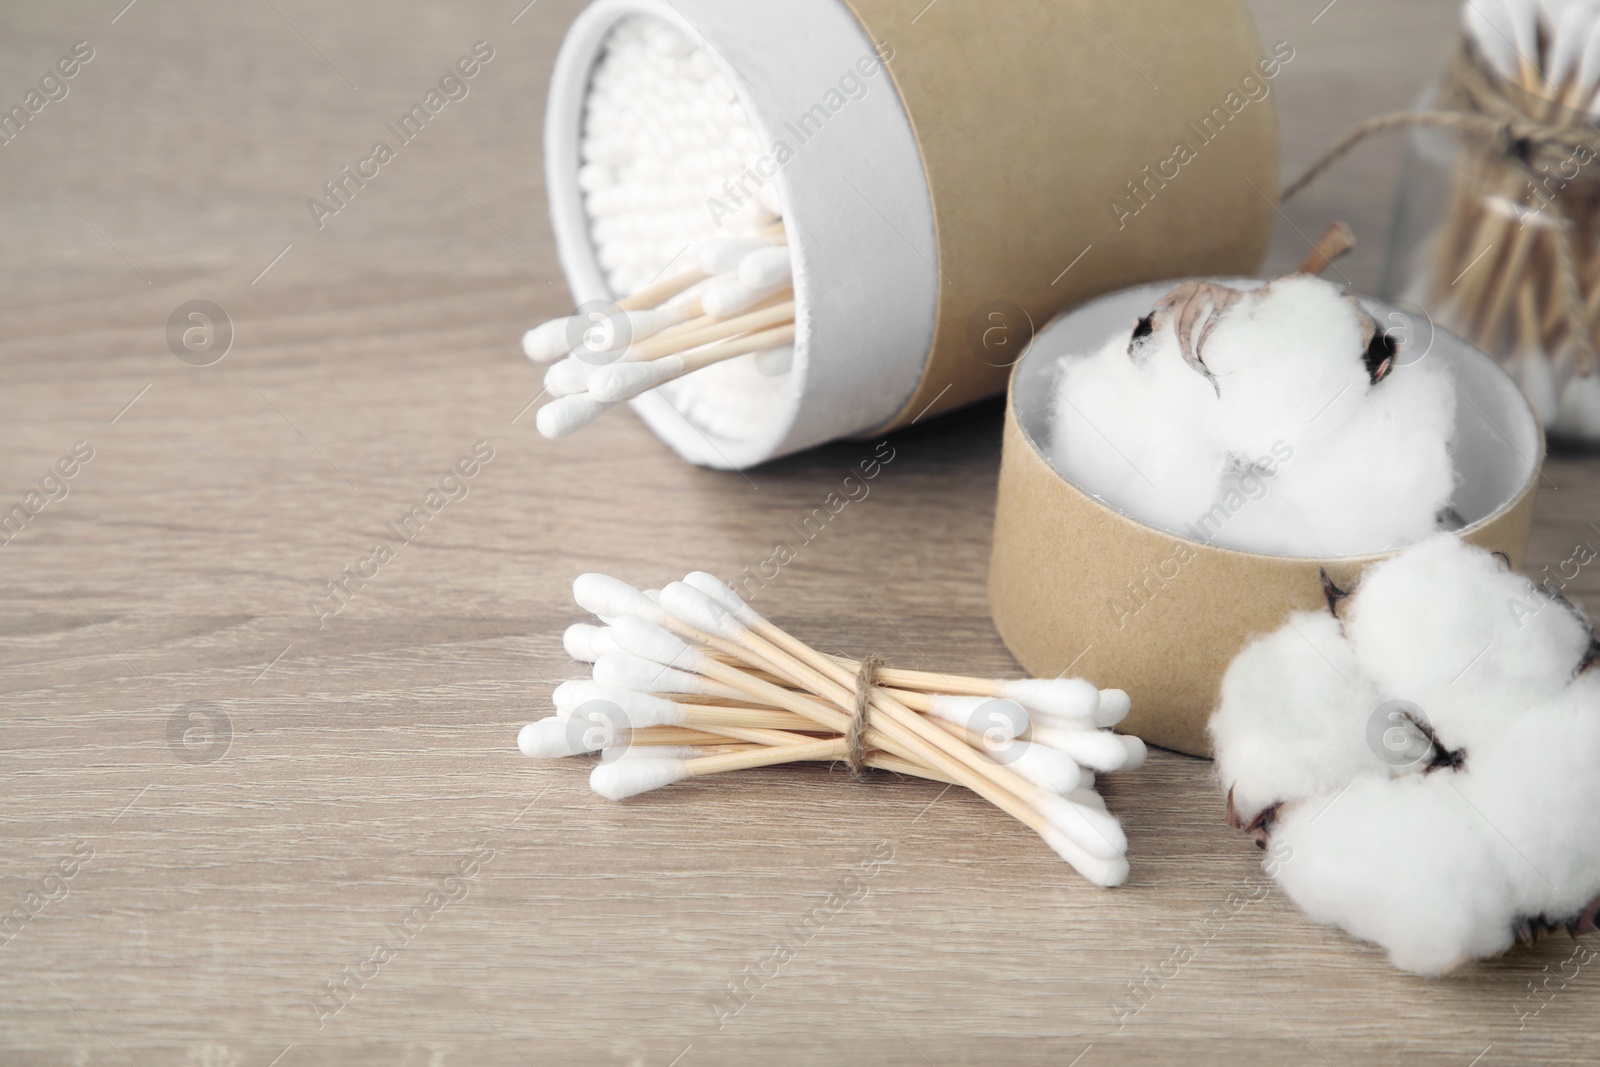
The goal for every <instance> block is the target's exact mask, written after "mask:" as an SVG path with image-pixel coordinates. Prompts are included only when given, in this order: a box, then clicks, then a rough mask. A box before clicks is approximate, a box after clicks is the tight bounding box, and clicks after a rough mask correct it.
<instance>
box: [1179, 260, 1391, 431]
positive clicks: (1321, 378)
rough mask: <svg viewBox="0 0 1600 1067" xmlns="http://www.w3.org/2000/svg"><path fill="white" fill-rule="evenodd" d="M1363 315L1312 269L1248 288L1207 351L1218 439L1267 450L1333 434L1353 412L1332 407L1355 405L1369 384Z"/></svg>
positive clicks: (1208, 341) (1207, 347)
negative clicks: (1215, 398) (1214, 384)
mask: <svg viewBox="0 0 1600 1067" xmlns="http://www.w3.org/2000/svg"><path fill="white" fill-rule="evenodd" d="M1360 320H1361V312H1360V311H1359V309H1358V308H1357V307H1356V305H1355V304H1354V303H1352V302H1351V301H1350V300H1349V299H1348V298H1347V297H1346V296H1345V295H1344V294H1343V293H1342V292H1341V291H1340V290H1339V289H1338V287H1337V286H1334V285H1331V284H1329V283H1328V282H1325V281H1323V280H1322V279H1320V278H1314V277H1311V276H1309V275H1303V274H1301V275H1290V276H1289V277H1287V278H1279V279H1278V280H1276V281H1274V282H1272V283H1270V284H1269V285H1265V286H1262V287H1261V288H1260V289H1256V290H1252V291H1248V292H1246V293H1245V294H1244V295H1243V297H1242V298H1241V300H1240V302H1239V303H1238V304H1236V305H1235V306H1234V307H1233V308H1231V309H1230V310H1229V311H1228V312H1227V313H1226V314H1225V315H1223V316H1222V318H1221V320H1220V321H1219V322H1218V324H1217V325H1216V327H1215V329H1214V331H1213V332H1212V333H1211V335H1210V338H1209V339H1208V340H1207V342H1206V345H1205V350H1204V358H1205V362H1206V365H1207V366H1208V367H1209V368H1210V370H1211V373H1212V374H1213V375H1215V376H1216V380H1217V388H1216V392H1217V393H1218V394H1219V395H1218V404H1217V409H1216V415H1215V419H1214V422H1213V424H1212V425H1213V427H1214V431H1215V434H1216V438H1217V441H1218V443H1219V444H1220V445H1221V446H1222V447H1223V448H1225V449H1227V450H1228V451H1232V452H1238V453H1242V454H1245V455H1248V456H1256V455H1262V454H1265V453H1268V452H1270V451H1271V449H1272V446H1273V445H1274V444H1275V443H1276V442H1279V441H1285V440H1289V441H1293V440H1296V439H1304V438H1307V437H1309V436H1311V435H1313V434H1316V433H1323V432H1326V431H1327V429H1328V427H1331V426H1336V425H1338V424H1339V422H1340V421H1341V416H1343V417H1348V416H1347V415H1344V413H1343V412H1340V411H1332V412H1330V411H1329V410H1328V409H1329V408H1330V406H1331V405H1344V406H1347V407H1348V406H1354V405H1355V404H1357V403H1358V402H1359V399H1360V397H1361V396H1362V395H1364V394H1365V392H1366V387H1367V386H1368V384H1369V382H1368V376H1367V372H1366V368H1365V367H1364V366H1363V365H1362V362H1361V359H1360V354H1361V352H1362V350H1363V349H1364V348H1365V347H1366V346H1365V344H1364V343H1363V340H1362V336H1361V333H1362V331H1361V321H1360ZM1324 419H1326V420H1327V421H1326V422H1324V421H1323V420H1324Z"/></svg>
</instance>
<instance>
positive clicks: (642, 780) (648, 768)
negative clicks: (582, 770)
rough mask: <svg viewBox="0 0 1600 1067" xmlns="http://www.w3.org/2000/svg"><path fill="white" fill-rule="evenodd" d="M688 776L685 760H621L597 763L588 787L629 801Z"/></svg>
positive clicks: (607, 796)
mask: <svg viewBox="0 0 1600 1067" xmlns="http://www.w3.org/2000/svg"><path fill="white" fill-rule="evenodd" d="M688 776H689V773H688V771H686V770H684V766H683V761H682V760H675V759H659V758H657V759H649V758H645V757H640V758H637V759H620V760H612V761H610V762H608V763H599V764H596V765H595V768H594V770H592V771H590V772H589V788H590V789H593V790H594V791H595V792H596V793H599V794H600V795H601V796H603V797H605V798H606V799H607V800H626V799H627V798H628V797H636V796H638V795H639V794H640V793H648V792H650V790H652V789H660V788H661V787H662V786H664V785H671V784H672V783H673V782H681V781H682V780H683V779H685V778H687V777H688Z"/></svg>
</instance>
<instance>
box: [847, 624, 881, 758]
mask: <svg viewBox="0 0 1600 1067" xmlns="http://www.w3.org/2000/svg"><path fill="white" fill-rule="evenodd" d="M882 666H883V657H882V656H880V655H878V654H877V653H873V654H872V655H870V656H868V657H867V658H866V659H864V660H862V661H861V666H860V668H858V669H857V670H856V702H855V707H854V708H853V709H851V712H850V729H849V730H848V731H847V732H846V733H845V735H844V742H845V757H844V758H845V762H846V763H848V764H850V769H851V770H852V771H854V772H855V774H856V777H858V778H859V777H861V774H862V772H863V771H865V770H866V767H867V730H868V729H869V728H870V727H871V725H872V686H873V680H874V678H875V677H876V676H877V673H878V668H880V667H882Z"/></svg>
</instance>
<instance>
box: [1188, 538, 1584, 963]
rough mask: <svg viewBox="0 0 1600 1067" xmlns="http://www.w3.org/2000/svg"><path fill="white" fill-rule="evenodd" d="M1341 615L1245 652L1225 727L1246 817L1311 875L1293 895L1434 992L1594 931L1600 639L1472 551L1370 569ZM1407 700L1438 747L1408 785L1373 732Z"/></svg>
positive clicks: (1298, 620) (1223, 767)
mask: <svg viewBox="0 0 1600 1067" xmlns="http://www.w3.org/2000/svg"><path fill="white" fill-rule="evenodd" d="M1334 606H1335V607H1336V609H1337V617H1336V615H1335V613H1334V612H1328V613H1321V612H1316V613H1309V614H1302V615H1297V616H1294V617H1292V618H1291V619H1290V620H1289V624H1288V625H1286V626H1284V627H1283V628H1282V629H1280V630H1279V631H1277V632H1276V633H1274V634H1272V635H1270V636H1269V637H1267V638H1263V639H1260V640H1258V641H1256V642H1254V643H1253V644H1252V645H1250V646H1249V647H1248V648H1246V649H1245V651H1244V652H1242V653H1241V654H1240V655H1239V656H1238V657H1237V658H1236V659H1235V661H1234V662H1233V664H1232V665H1231V666H1230V667H1229V669H1228V672H1227V674H1226V676H1225V678H1224V682H1223V694H1222V701H1221V704H1220V706H1219V708H1218V710H1217V712H1216V713H1215V715H1214V716H1213V719H1212V724H1211V736H1212V740H1213V744H1214V749H1215V752H1216V758H1217V769H1218V775H1219V777H1220V779H1221V781H1222V784H1223V787H1224V789H1226V790H1228V791H1229V800H1230V816H1232V817H1233V818H1234V820H1235V821H1236V822H1237V823H1241V824H1244V825H1245V826H1246V828H1248V829H1252V830H1254V831H1256V832H1257V833H1258V835H1260V836H1259V837H1258V840H1263V843H1264V842H1265V841H1266V840H1270V843H1271V844H1272V846H1273V849H1274V853H1275V855H1282V854H1288V855H1290V856H1292V859H1291V860H1289V861H1288V862H1284V863H1282V864H1281V866H1280V867H1279V869H1277V870H1275V871H1274V872H1273V874H1274V877H1275V878H1277V880H1278V882H1279V884H1280V885H1281V886H1282V887H1283V889H1284V890H1285V892H1287V893H1288V894H1289V896H1290V897H1291V899H1293V900H1294V901H1295V903H1296V904H1298V905H1299V906H1300V907H1301V908H1302V909H1304V910H1305V911H1306V912H1307V914H1309V915H1311V916H1312V917H1313V918H1315V919H1318V920H1320V921H1324V922H1331V923H1336V924H1338V925H1339V926H1341V927H1343V928H1344V929H1345V930H1347V931H1349V932H1350V933H1351V934H1353V935H1355V936H1357V937H1360V938H1363V939H1366V940H1369V941H1374V942H1376V943H1378V944H1380V945H1382V946H1383V947H1384V948H1385V949H1387V950H1388V952H1389V954H1390V958H1391V960H1392V961H1393V962H1394V963H1395V965H1396V966H1398V967H1402V968H1404V969H1406V970H1409V971H1413V972H1416V973H1418V974H1429V975H1431V974H1439V973H1442V972H1443V971H1445V970H1448V969H1450V968H1451V967H1453V966H1455V965H1456V964H1458V963H1459V962H1461V961H1462V960H1463V959H1466V958H1470V957H1475V956H1486V955H1492V954H1494V953H1497V952H1500V951H1502V950H1503V949H1505V948H1506V947H1507V946H1509V944H1510V943H1511V940H1512V939H1513V937H1516V936H1523V937H1530V936H1532V935H1533V934H1534V933H1536V932H1539V931H1542V930H1546V929H1553V928H1559V927H1566V928H1568V929H1574V928H1578V927H1579V925H1580V924H1587V923H1590V922H1592V919H1593V914H1594V906H1595V904H1596V903H1597V902H1600V823H1596V821H1595V820H1594V817H1593V814H1594V812H1595V810H1596V809H1597V808H1600V670H1594V669H1587V668H1585V666H1584V665H1585V664H1587V663H1588V662H1589V658H1590V656H1591V654H1592V653H1593V650H1594V645H1593V643H1592V642H1593V638H1592V637H1591V635H1590V631H1589V628H1588V625H1587V623H1586V621H1585V620H1584V619H1583V618H1582V617H1581V616H1580V615H1579V614H1578V613H1577V612H1576V611H1575V610H1574V609H1573V608H1572V607H1571V606H1570V605H1568V604H1566V603H1565V602H1563V601H1560V600H1557V599H1554V598H1552V597H1540V596H1538V595H1536V590H1535V587H1534V586H1533V584H1532V583H1531V582H1530V581H1528V580H1527V579H1526V578H1524V577H1521V576H1520V575H1517V574H1514V573H1512V572H1511V571H1510V570H1509V569H1507V568H1506V567H1505V566H1503V565H1502V563H1501V562H1500V561H1499V560H1498V559H1497V558H1496V557H1495V556H1493V555H1492V554H1491V553H1489V552H1487V551H1485V550H1483V549H1480V548H1476V547H1472V546H1469V545H1467V544H1465V543H1464V542H1462V541H1461V540H1460V538H1458V537H1456V536H1454V535H1451V534H1441V535H1438V536H1436V537H1433V538H1429V539H1427V540H1424V541H1422V542H1420V543H1418V544H1416V545H1413V546H1411V547H1410V548H1408V549H1406V550H1405V551H1403V552H1402V553H1400V554H1399V555H1398V556H1396V557H1394V558H1392V559H1389V560H1385V561H1383V562H1380V563H1377V564H1374V565H1372V566H1370V567H1368V568H1367V570H1366V572H1365V573H1364V575H1363V576H1362V577H1361V580H1360V582H1359V583H1358V584H1357V585H1356V587H1355V589H1354V591H1353V592H1352V593H1351V594H1350V595H1349V596H1348V598H1343V599H1339V600H1337V601H1336V602H1335V605H1334ZM1340 619H1342V620H1343V622H1342V626H1341V623H1340ZM1341 632H1342V634H1343V636H1341ZM1314 656H1316V657H1318V658H1320V659H1321V660H1322V663H1323V666H1324V667H1325V668H1336V670H1334V671H1331V672H1330V671H1329V670H1323V671H1321V672H1320V673H1319V672H1318V670H1317V667H1318V663H1317V659H1314V658H1313V657H1314ZM1335 673H1336V674H1338V676H1339V681H1337V682H1336V681H1333V680H1332V677H1331V676H1332V674H1335ZM1379 698H1382V700H1383V701H1384V703H1382V704H1376V703H1375V702H1376V701H1377V700H1378V699H1379ZM1399 701H1410V702H1413V706H1411V707H1406V708H1405V709H1404V713H1405V714H1406V716H1407V717H1409V718H1410V719H1411V721H1412V722H1413V723H1416V724H1418V732H1419V733H1421V734H1423V735H1424V736H1425V737H1426V738H1427V743H1426V745H1425V748H1426V750H1425V751H1419V753H1418V754H1417V757H1416V758H1415V759H1413V760H1412V761H1411V762H1410V763H1408V764H1406V765H1403V766H1393V767H1391V766H1389V764H1388V761H1387V760H1385V759H1384V758H1382V757H1383V754H1384V752H1385V751H1386V750H1385V748H1384V739H1380V738H1374V737H1372V736H1371V733H1370V731H1371V728H1372V727H1373V726H1374V725H1375V726H1377V727H1378V728H1380V729H1383V728H1385V727H1386V725H1387V723H1386V721H1385V720H1384V719H1378V718H1375V717H1374V716H1375V714H1376V713H1379V712H1382V711H1384V709H1386V708H1390V707H1391V706H1392V705H1393V704H1394V703H1398V702H1399ZM1341 719H1342V721H1343V723H1344V727H1343V728H1342V729H1341V728H1338V727H1335V726H1331V725H1330V724H1333V723H1337V722H1339V721H1340V720H1341ZM1352 736H1353V737H1355V738H1357V739H1359V740H1360V741H1361V742H1363V743H1364V744H1365V745H1366V746H1368V747H1369V752H1370V756H1364V755H1363V754H1362V752H1361V748H1360V746H1358V745H1357V744H1356V743H1355V742H1353V741H1352ZM1273 805H1277V806H1276V807H1273ZM1258 809H1265V810H1267V811H1268V812H1269V818H1267V819H1264V820H1256V819H1254V818H1253V814H1252V813H1253V812H1256V811H1257V810H1258Z"/></svg>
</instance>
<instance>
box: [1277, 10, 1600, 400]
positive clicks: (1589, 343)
mask: <svg viewBox="0 0 1600 1067" xmlns="http://www.w3.org/2000/svg"><path fill="white" fill-rule="evenodd" d="M1440 102H1441V105H1442V106H1441V107H1440V108H1438V109H1437V110H1430V111H1399V112H1393V113H1391V114H1387V115H1378V116H1376V117H1374V118H1371V119H1368V120H1367V121H1366V122H1363V123H1362V124H1361V125H1360V126H1357V127H1356V128H1355V129H1354V130H1352V131H1351V132H1350V133H1349V134H1347V135H1346V136H1345V137H1344V138H1343V139H1341V140H1340V141H1338V142H1337V143H1336V144H1334V145H1333V146H1332V147H1331V148H1329V149H1328V150H1327V151H1326V152H1324V153H1323V154H1322V156H1320V157H1319V158H1318V159H1317V161H1316V162H1315V163H1313V164H1312V165H1311V166H1310V167H1309V168H1307V169H1306V171H1305V172H1304V173H1303V174H1301V176H1300V177H1299V178H1297V179H1295V180H1294V181H1293V182H1291V183H1290V184H1289V185H1288V186H1287V187H1285V188H1284V190H1283V194H1282V196H1281V202H1283V203H1287V202H1288V201H1289V200H1290V199H1291V198H1292V197H1294V196H1295V194H1297V193H1299V192H1300V191H1301V190H1302V189H1304V188H1305V187H1306V186H1308V185H1310V184H1311V183H1312V182H1313V181H1315V180H1316V179H1317V178H1319V177H1321V176H1322V174H1323V173H1324V172H1326V171H1327V170H1328V169H1329V168H1331V167H1332V166H1333V165H1334V164H1336V163H1337V162H1339V161H1340V160H1341V159H1343V158H1344V157H1345V156H1346V155H1348V154H1349V153H1350V151H1351V150H1352V149H1354V148H1355V147H1356V146H1357V145H1358V144H1360V143H1361V142H1362V141H1365V140H1366V139H1367V138H1368V137H1371V136H1373V135H1374V134H1378V133H1383V132H1385V131H1387V130H1393V129H1410V128H1416V127H1427V128H1431V129H1437V130H1442V131H1444V132H1447V133H1454V134H1457V135H1459V136H1460V137H1462V138H1463V139H1465V140H1470V141H1475V142H1479V143H1480V144H1481V146H1482V152H1483V156H1484V158H1485V159H1487V160H1491V161H1494V162H1497V163H1501V164H1503V165H1505V166H1506V167H1507V168H1510V169H1512V170H1514V171H1515V172H1516V173H1517V175H1518V186H1517V187H1516V188H1513V189H1510V190H1502V191H1501V192H1502V194H1503V195H1509V196H1511V197H1513V198H1514V199H1515V201H1516V203H1517V204H1518V205H1519V206H1520V200H1521V196H1522V194H1523V192H1524V188H1523V186H1522V184H1521V183H1522V181H1523V179H1526V180H1527V181H1528V182H1529V183H1530V184H1533V183H1537V182H1538V181H1539V179H1540V177H1541V175H1542V174H1545V175H1547V174H1548V173H1549V168H1550V167H1551V166H1557V167H1559V166H1563V165H1565V164H1567V163H1569V162H1576V163H1577V164H1578V166H1579V167H1580V168H1581V167H1583V166H1586V165H1588V164H1590V163H1594V162H1596V161H1600V129H1597V128H1596V127H1595V126H1594V125H1592V124H1591V123H1589V122H1588V121H1587V120H1586V118H1583V117H1582V116H1583V112H1582V110H1581V109H1572V108H1568V107H1564V106H1563V103H1562V102H1561V101H1559V100H1551V99H1548V98H1545V97H1543V96H1541V95H1540V94H1538V93H1535V92H1531V91H1529V90H1527V89H1526V88H1525V87H1523V86H1520V85H1513V84H1511V83H1509V82H1507V81H1506V80H1504V79H1503V78H1501V77H1499V76H1498V75H1497V74H1495V73H1494V72H1493V71H1492V70H1491V69H1490V68H1489V67H1488V65H1487V64H1486V63H1485V62H1484V61H1483V59H1482V57H1481V56H1480V55H1479V54H1478V53H1477V51H1476V49H1475V48H1474V47H1473V46H1472V45H1471V44H1470V43H1469V42H1467V41H1465V40H1463V41H1462V43H1461V47H1460V49H1459V50H1458V52H1457V54H1456V58H1455V61H1454V63H1453V64H1452V66H1451V68H1450V70H1449V72H1448V74H1447V76H1446V78H1445V79H1444V83H1443V86H1442V91H1441V101H1440ZM1563 113H1565V114H1566V115H1567V116H1571V117H1572V121H1562V119H1563ZM1536 168H1543V170H1542V171H1541V170H1540V169H1536ZM1575 177H1576V172H1574V174H1573V175H1572V176H1571V177H1567V176H1557V180H1558V181H1560V182H1561V188H1560V189H1558V190H1556V192H1555V193H1554V194H1552V195H1548V196H1540V195H1538V194H1537V193H1535V196H1536V203H1535V204H1534V205H1528V208H1529V210H1528V211H1526V212H1523V213H1521V217H1518V218H1515V219H1497V220H1493V221H1484V222H1480V224H1479V231H1480V232H1482V231H1483V230H1484V229H1489V230H1491V231H1495V232H1494V233H1493V236H1494V237H1495V238H1496V241H1495V242H1494V243H1498V242H1499V241H1500V240H1503V239H1504V236H1505V234H1504V231H1506V230H1508V229H1510V228H1511V227H1512V226H1516V227H1517V228H1518V229H1517V231H1516V232H1515V233H1514V234H1513V235H1512V236H1511V240H1512V242H1513V244H1512V249H1511V251H1510V253H1509V254H1508V258H1507V261H1506V263H1505V266H1504V268H1503V272H1502V273H1501V274H1497V275H1496V278H1497V279H1498V281H1499V284H1498V285H1497V286H1496V287H1495V288H1494V290H1493V292H1492V293H1490V294H1488V297H1487V300H1486V303H1485V304H1484V305H1483V312H1484V314H1483V316H1482V318H1481V319H1480V320H1479V325H1480V329H1479V330H1478V331H1477V332H1478V334H1479V337H1478V341H1479V343H1480V344H1481V345H1482V346H1484V347H1489V346H1491V345H1492V344H1493V343H1494V339H1495V335H1496V334H1497V333H1498V331H1499V327H1500V324H1501V322H1502V319H1503V316H1504V314H1505V312H1506V311H1507V310H1508V304H1509V301H1510V299H1511V297H1512V294H1513V290H1515V289H1516V288H1517V287H1518V286H1519V284H1520V276H1521V274H1522V272H1523V270H1524V269H1525V268H1526V267H1527V265H1528V254H1529V251H1530V247H1529V246H1530V241H1531V240H1532V238H1530V237H1529V236H1528V232H1527V216H1528V215H1537V214H1538V213H1539V212H1540V211H1542V210H1543V208H1544V207H1546V206H1548V207H1551V208H1553V209H1554V212H1553V214H1554V226H1553V229H1554V233H1553V235H1552V236H1553V238H1554V239H1553V241H1552V244H1554V246H1555V264H1554V272H1553V273H1554V275H1555V280H1556V283H1557V288H1558V293H1559V298H1560V302H1561V308H1562V310H1563V311H1564V313H1565V317H1566V321H1567V329H1568V333H1569V336H1570V342H1571V344H1572V346H1573V348H1574V349H1575V350H1576V355H1577V359H1578V372H1579V374H1581V375H1583V376H1584V377H1588V376H1590V375H1592V374H1594V373H1595V371H1596V364H1597V361H1600V357H1597V354H1596V349H1595V339H1594V333H1593V330H1592V327H1591V325H1590V324H1591V322H1592V321H1593V319H1594V317H1595V314H1596V312H1600V306H1595V307H1591V306H1590V301H1593V302H1595V303H1596V304H1597V305H1600V285H1597V286H1596V287H1595V289H1594V292H1593V293H1592V294H1591V296H1590V298H1589V300H1588V301H1586V300H1585V298H1584V295H1583V282H1582V276H1581V274H1580V272H1579V267H1578V262H1577V256H1576V253H1575V252H1574V250H1573V234H1574V231H1575V230H1576V229H1577V227H1578V220H1577V219H1576V218H1574V217H1573V216H1572V214H1571V213H1570V212H1569V211H1568V210H1567V209H1566V208H1565V207H1564V206H1563V205H1562V204H1561V203H1559V202H1558V199H1557V198H1558V197H1559V195H1560V193H1561V192H1562V191H1564V190H1565V189H1566V187H1567V186H1568V185H1569V184H1571V183H1572V182H1573V179H1574V178H1575ZM1595 181H1596V182H1597V183H1600V178H1596V179H1595ZM1456 195H1457V197H1458V199H1459V198H1460V197H1461V195H1462V191H1461V190H1460V189H1459V187H1458V189H1457V193H1456ZM1481 195H1483V196H1484V197H1485V198H1487V195H1488V190H1483V191H1482V193H1481ZM1595 229H1596V232H1600V219H1597V222H1596V227H1595ZM1447 236H1449V235H1443V236H1442V237H1441V245H1443V244H1444V243H1445V241H1444V237H1447ZM1477 243H1478V242H1476V241H1475V242H1473V247H1475V246H1476V245H1477ZM1492 247H1494V244H1490V245H1489V246H1488V247H1487V248H1485V250H1484V251H1485V252H1487V251H1488V250H1489V248H1492ZM1480 255H1481V253H1480ZM1476 262H1477V261H1476V260H1474V261H1473V263H1476ZM1471 266H1472V264H1468V266H1467V268H1466V270H1463V271H1462V274H1463V275H1464V274H1466V273H1467V271H1468V270H1470V269H1471ZM1460 280H1461V278H1460V276H1458V277H1457V278H1456V281H1460ZM1454 284H1455V282H1452V283H1451V285H1454ZM1542 321H1544V322H1545V323H1546V324H1548V322H1549V320H1548V318H1545V319H1543V320H1542Z"/></svg>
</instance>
